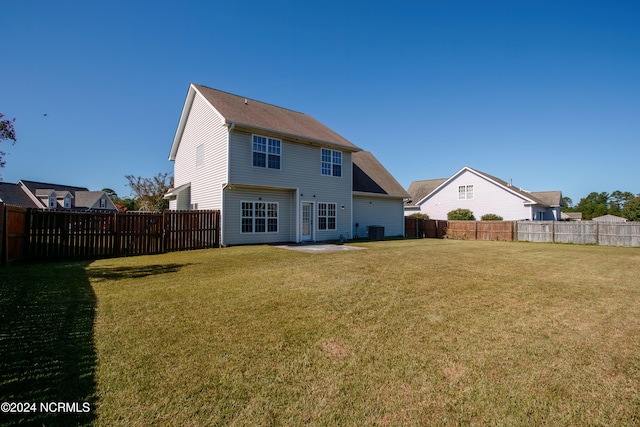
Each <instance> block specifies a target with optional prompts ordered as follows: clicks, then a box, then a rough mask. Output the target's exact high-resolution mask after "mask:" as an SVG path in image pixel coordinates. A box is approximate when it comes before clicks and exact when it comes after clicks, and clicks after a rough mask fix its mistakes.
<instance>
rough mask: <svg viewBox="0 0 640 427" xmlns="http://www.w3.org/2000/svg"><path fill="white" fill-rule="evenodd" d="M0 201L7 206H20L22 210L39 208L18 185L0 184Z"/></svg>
mask: <svg viewBox="0 0 640 427" xmlns="http://www.w3.org/2000/svg"><path fill="white" fill-rule="evenodd" d="M0 201H1V202H2V203H6V204H7V205H14V206H22V207H24V208H41V207H42V206H38V205H36V204H35V202H34V201H33V200H31V197H29V196H28V195H27V193H25V192H24V190H22V188H21V187H20V186H19V185H18V184H10V183H8V182H0Z"/></svg>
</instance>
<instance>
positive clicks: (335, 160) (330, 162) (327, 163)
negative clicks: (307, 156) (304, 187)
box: [322, 148, 342, 176]
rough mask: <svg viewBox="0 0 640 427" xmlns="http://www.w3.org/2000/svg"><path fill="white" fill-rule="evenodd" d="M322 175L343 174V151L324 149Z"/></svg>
mask: <svg viewBox="0 0 640 427" xmlns="http://www.w3.org/2000/svg"><path fill="white" fill-rule="evenodd" d="M322 175H327V176H342V153H341V152H340V151H334V150H328V149H326V148H323V149H322Z"/></svg>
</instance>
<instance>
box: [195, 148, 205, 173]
mask: <svg viewBox="0 0 640 427" xmlns="http://www.w3.org/2000/svg"><path fill="white" fill-rule="evenodd" d="M202 166H204V144H200V145H198V146H197V147H196V167H197V168H201V167H202Z"/></svg>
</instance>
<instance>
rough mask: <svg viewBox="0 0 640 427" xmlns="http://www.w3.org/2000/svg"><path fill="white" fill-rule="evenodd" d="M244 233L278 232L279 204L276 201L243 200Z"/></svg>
mask: <svg viewBox="0 0 640 427" xmlns="http://www.w3.org/2000/svg"><path fill="white" fill-rule="evenodd" d="M240 215H241V222H242V228H241V229H242V232H243V233H277V232H278V204H277V203H274V202H242V207H241V214H240Z"/></svg>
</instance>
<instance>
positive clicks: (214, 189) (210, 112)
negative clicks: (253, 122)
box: [172, 94, 228, 209]
mask: <svg viewBox="0 0 640 427" xmlns="http://www.w3.org/2000/svg"><path fill="white" fill-rule="evenodd" d="M227 140H228V128H227V127H226V126H225V125H224V122H223V120H222V118H221V117H220V115H218V114H217V113H216V111H215V110H214V109H213V108H212V107H211V106H210V105H209V104H208V103H207V102H206V101H205V100H204V98H203V97H202V96H201V95H199V94H196V96H195V98H194V100H193V105H192V107H191V110H190V112H189V117H188V118H187V121H186V124H185V128H184V132H183V134H182V138H181V140H180V146H179V147H178V151H177V153H176V160H175V165H174V186H175V187H179V186H181V185H183V184H187V183H189V182H190V183H191V200H190V203H191V205H194V204H197V206H198V209H221V208H222V186H223V184H225V183H226V182H227ZM201 144H202V145H203V147H204V157H203V161H204V164H203V166H202V167H196V152H197V147H198V146H199V145H201ZM185 199H186V198H185ZM173 206H175V203H174V204H173ZM172 208H174V207H172ZM175 209H189V206H187V204H185V205H183V206H175Z"/></svg>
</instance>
